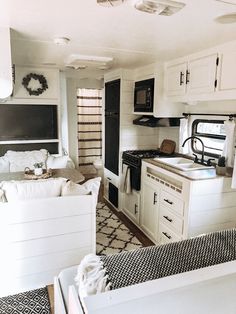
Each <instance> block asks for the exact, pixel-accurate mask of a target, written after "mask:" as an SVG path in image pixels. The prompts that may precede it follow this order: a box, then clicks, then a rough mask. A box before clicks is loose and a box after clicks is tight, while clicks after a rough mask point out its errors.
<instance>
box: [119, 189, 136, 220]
mask: <svg viewBox="0 0 236 314" xmlns="http://www.w3.org/2000/svg"><path fill="white" fill-rule="evenodd" d="M122 209H123V212H124V213H125V214H126V215H127V216H128V217H129V218H130V219H131V220H132V221H133V222H134V223H135V224H139V216H140V193H139V192H136V191H132V193H130V194H125V193H124V194H123V206H122Z"/></svg>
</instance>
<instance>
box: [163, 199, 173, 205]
mask: <svg viewBox="0 0 236 314" xmlns="http://www.w3.org/2000/svg"><path fill="white" fill-rule="evenodd" d="M164 201H165V202H166V203H168V204H170V205H173V202H171V201H169V200H168V199H166V198H164Z"/></svg>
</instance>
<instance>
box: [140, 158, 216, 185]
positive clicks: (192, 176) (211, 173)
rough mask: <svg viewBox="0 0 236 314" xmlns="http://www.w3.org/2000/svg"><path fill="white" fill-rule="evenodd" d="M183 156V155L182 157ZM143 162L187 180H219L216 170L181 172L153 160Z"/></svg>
mask: <svg viewBox="0 0 236 314" xmlns="http://www.w3.org/2000/svg"><path fill="white" fill-rule="evenodd" d="M182 156H183V155H182ZM143 161H145V162H147V163H150V164H152V165H154V166H157V167H159V168H162V169H165V170H168V171H171V172H172V173H175V174H177V175H179V176H181V177H184V178H186V179H189V180H208V179H215V178H219V176H218V175H217V174H216V169H215V168H214V169H205V170H204V169H201V170H193V171H181V170H178V169H176V168H174V167H171V166H169V165H166V164H164V163H162V162H161V161H160V162H159V161H157V160H153V159H143Z"/></svg>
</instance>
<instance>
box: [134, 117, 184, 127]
mask: <svg viewBox="0 0 236 314" xmlns="http://www.w3.org/2000/svg"><path fill="white" fill-rule="evenodd" d="M133 124H135V125H142V126H147V127H150V128H156V127H176V126H179V125H180V118H155V117H153V116H142V117H139V118H137V119H135V120H133Z"/></svg>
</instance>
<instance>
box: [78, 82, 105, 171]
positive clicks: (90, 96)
mask: <svg viewBox="0 0 236 314" xmlns="http://www.w3.org/2000/svg"><path fill="white" fill-rule="evenodd" d="M77 125H78V159H79V168H80V171H81V172H82V173H83V174H93V173H96V169H95V168H94V166H93V162H94V161H95V160H97V159H100V158H101V157H102V90H100V89H86V88H79V89H78V90H77Z"/></svg>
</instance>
